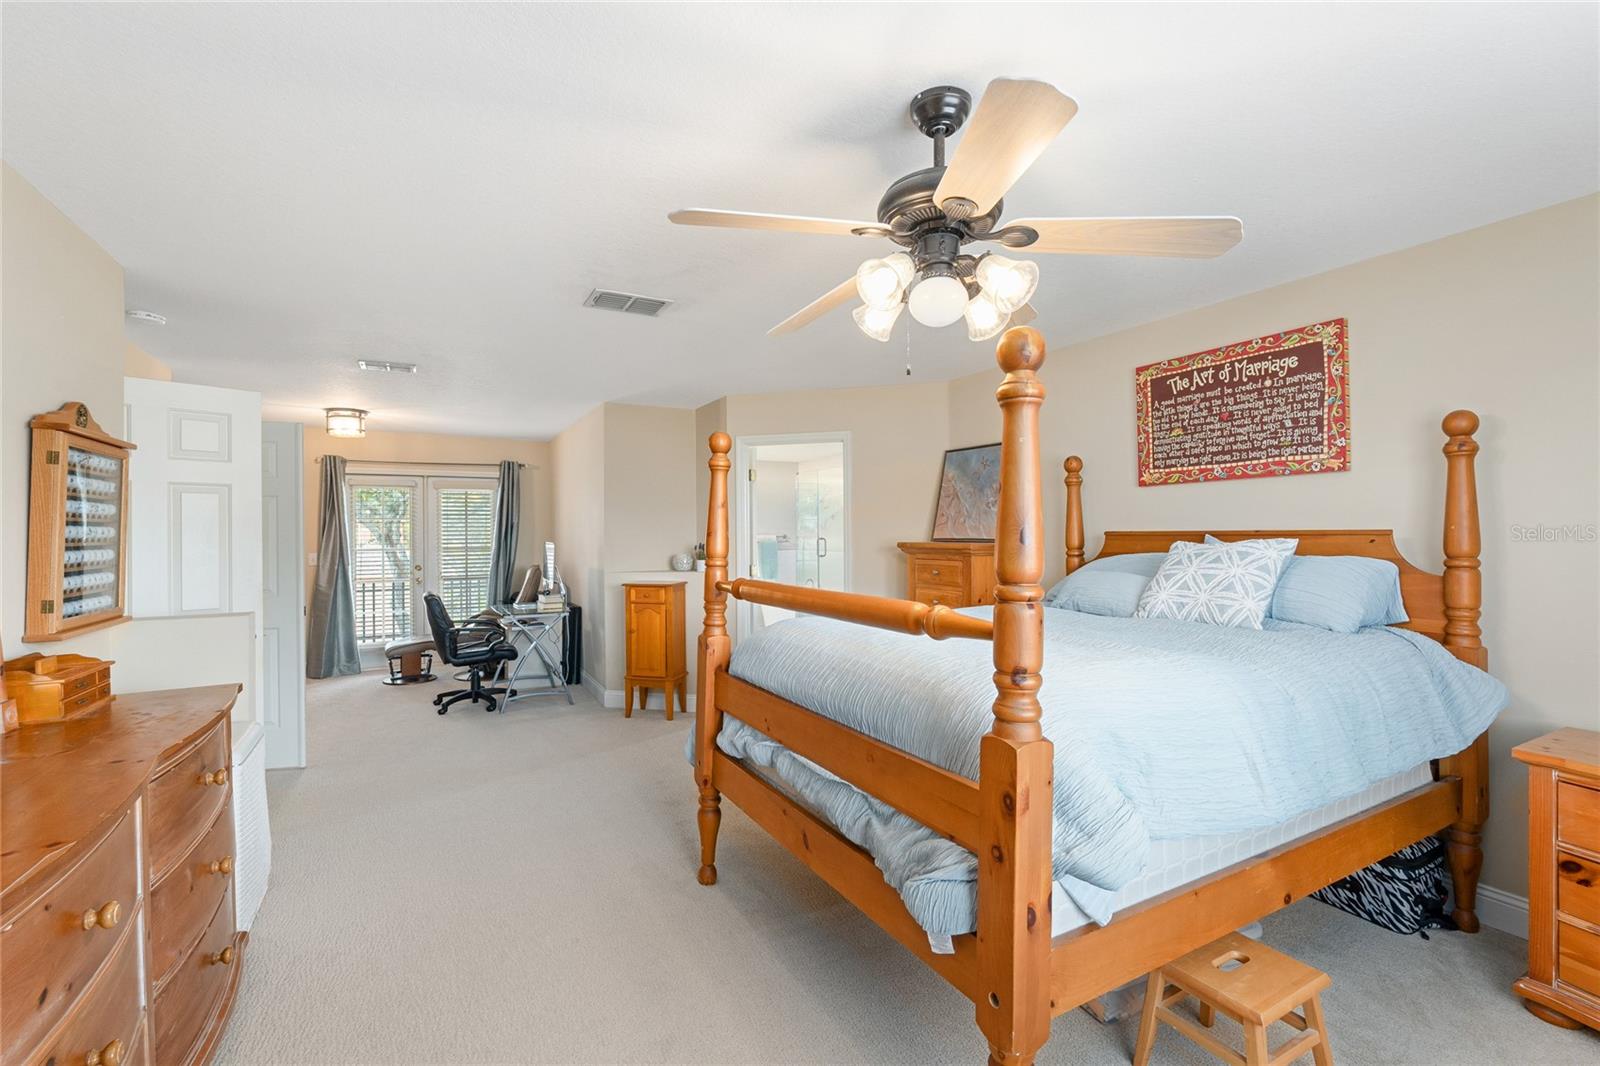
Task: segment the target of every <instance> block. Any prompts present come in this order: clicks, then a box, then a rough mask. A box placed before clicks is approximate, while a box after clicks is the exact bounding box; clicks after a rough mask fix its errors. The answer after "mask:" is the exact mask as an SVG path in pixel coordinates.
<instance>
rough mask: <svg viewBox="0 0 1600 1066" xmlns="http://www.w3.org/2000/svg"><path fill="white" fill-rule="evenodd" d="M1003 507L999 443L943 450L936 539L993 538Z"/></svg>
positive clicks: (934, 535)
mask: <svg viewBox="0 0 1600 1066" xmlns="http://www.w3.org/2000/svg"><path fill="white" fill-rule="evenodd" d="M999 510H1000V445H998V444H979V445H977V446H975V447H971V448H952V449H950V450H949V451H947V452H945V453H944V472H943V473H942V474H940V475H939V503H938V506H937V507H935V508H934V512H933V539H934V540H993V539H994V526H995V518H996V516H997V514H998V513H999Z"/></svg>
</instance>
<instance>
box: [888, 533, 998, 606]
mask: <svg viewBox="0 0 1600 1066" xmlns="http://www.w3.org/2000/svg"><path fill="white" fill-rule="evenodd" d="M899 547H900V550H901V551H903V552H905V555H906V590H907V591H906V598H907V599H911V600H918V601H920V602H922V603H926V604H929V605H931V606H934V607H940V606H942V607H977V606H980V605H983V604H990V603H993V602H994V542H993V541H989V540H984V541H944V540H918V541H911V540H903V541H901V542H900V545H899Z"/></svg>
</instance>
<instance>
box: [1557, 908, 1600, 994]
mask: <svg viewBox="0 0 1600 1066" xmlns="http://www.w3.org/2000/svg"><path fill="white" fill-rule="evenodd" d="M1556 980H1557V981H1559V982H1561V983H1562V984H1564V985H1571V986H1572V987H1573V988H1580V989H1582V990H1583V991H1585V992H1587V993H1589V994H1590V995H1591V996H1600V936H1597V935H1595V934H1594V933H1591V932H1589V930H1587V929H1579V928H1578V927H1577V926H1575V925H1568V924H1567V923H1566V922H1557V923H1556Z"/></svg>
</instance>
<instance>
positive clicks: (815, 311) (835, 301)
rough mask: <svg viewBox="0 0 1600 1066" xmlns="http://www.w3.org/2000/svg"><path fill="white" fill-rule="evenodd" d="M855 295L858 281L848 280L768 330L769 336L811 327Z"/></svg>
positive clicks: (851, 278)
mask: <svg viewBox="0 0 1600 1066" xmlns="http://www.w3.org/2000/svg"><path fill="white" fill-rule="evenodd" d="M855 294H856V279H855V278H854V277H850V278H846V279H845V280H844V281H841V282H840V283H839V284H838V285H836V286H834V287H833V288H832V289H829V290H828V291H827V292H825V293H823V294H822V295H821V296H819V297H817V298H816V299H815V300H812V301H811V302H810V303H808V304H806V305H805V306H804V307H802V308H801V309H800V310H798V311H796V312H795V313H794V314H792V315H790V316H789V317H788V318H786V319H784V320H783V321H782V322H779V323H778V324H777V325H776V326H773V327H772V328H771V329H769V330H767V336H769V337H776V336H778V335H779V334H783V333H793V332H794V331H795V330H797V329H799V328H800V327H801V326H809V325H810V324H811V323H812V322H814V321H816V320H817V319H819V318H821V317H822V316H823V315H825V314H827V313H828V312H829V311H832V310H833V309H834V308H835V307H842V306H844V305H845V304H847V303H849V302H850V300H851V299H852V298H853V297H854V296H855Z"/></svg>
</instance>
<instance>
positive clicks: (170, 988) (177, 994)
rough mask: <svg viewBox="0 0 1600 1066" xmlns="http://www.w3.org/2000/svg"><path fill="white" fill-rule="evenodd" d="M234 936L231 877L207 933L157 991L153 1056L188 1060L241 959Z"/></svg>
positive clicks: (162, 1059) (165, 1061)
mask: <svg viewBox="0 0 1600 1066" xmlns="http://www.w3.org/2000/svg"><path fill="white" fill-rule="evenodd" d="M234 939H235V938H234V931H233V883H232V881H231V880H230V881H229V883H228V888H227V890H226V891H225V892H224V893H223V894H222V903H221V904H220V905H219V906H218V907H217V912H216V913H215V914H214V915H212V916H211V924H210V925H208V926H207V927H206V931H205V935H204V936H202V937H201V938H200V942H199V943H198V944H196V945H195V946H194V950H192V951H190V952H189V954H188V955H187V956H185V957H184V959H183V961H182V962H180V963H178V967H177V969H176V970H174V971H173V972H172V976H171V977H170V978H169V979H168V980H167V983H166V984H165V985H164V986H163V987H162V988H161V990H160V991H159V992H157V993H156V1002H155V1007H154V1010H153V1016H152V1019H151V1021H152V1024H153V1025H154V1027H155V1028H154V1044H153V1052H154V1054H153V1058H154V1060H155V1061H156V1062H158V1063H161V1064H162V1066H168V1064H172V1066H176V1064H178V1063H183V1062H188V1061H189V1057H190V1053H191V1052H192V1051H193V1050H194V1047H195V1044H196V1043H197V1042H198V1041H199V1039H200V1037H201V1034H202V1033H203V1032H204V1031H205V1029H206V1022H207V1020H208V1019H209V1018H210V1017H211V1016H212V1014H214V1013H215V1012H216V1008H217V1001H218V1000H219V999H220V998H221V997H222V994H223V992H224V991H226V990H227V987H228V982H229V979H230V978H231V977H232V971H233V967H234V966H235V965H237V963H238V961H239V960H238V958H237V953H238V950H239V948H238V945H237V944H236V943H235V942H234Z"/></svg>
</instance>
